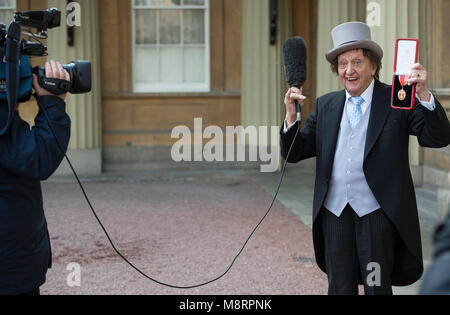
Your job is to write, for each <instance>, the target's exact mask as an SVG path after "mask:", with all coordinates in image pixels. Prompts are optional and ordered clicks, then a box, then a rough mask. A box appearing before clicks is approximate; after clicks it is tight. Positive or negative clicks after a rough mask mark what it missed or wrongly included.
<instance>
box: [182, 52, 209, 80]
mask: <svg viewBox="0 0 450 315" xmlns="http://www.w3.org/2000/svg"><path fill="white" fill-rule="evenodd" d="M184 82H188V83H201V82H205V48H204V47H196V48H185V50H184Z"/></svg>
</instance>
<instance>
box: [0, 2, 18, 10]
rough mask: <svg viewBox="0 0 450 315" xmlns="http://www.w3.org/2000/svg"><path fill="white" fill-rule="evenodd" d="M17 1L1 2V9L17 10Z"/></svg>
mask: <svg viewBox="0 0 450 315" xmlns="http://www.w3.org/2000/svg"><path fill="white" fill-rule="evenodd" d="M15 7H16V1H15V0H0V8H15Z"/></svg>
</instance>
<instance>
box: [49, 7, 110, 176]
mask: <svg viewBox="0 0 450 315" xmlns="http://www.w3.org/2000/svg"><path fill="white" fill-rule="evenodd" d="M77 2H78V3H79V4H80V7H81V26H80V27H75V32H74V34H75V44H74V46H73V47H70V46H69V45H68V43H67V27H66V16H67V14H66V8H65V7H62V4H63V5H64V6H65V5H66V1H60V0H48V6H49V7H56V8H58V9H59V10H61V11H62V19H61V27H59V28H57V29H54V30H50V31H49V38H48V42H47V46H48V53H49V56H48V58H47V59H48V60H50V59H54V60H59V61H61V62H64V63H68V62H70V61H73V60H90V61H91V62H92V92H91V93H89V94H81V95H68V97H67V112H68V114H69V115H70V118H71V119H72V136H71V141H70V145H69V152H68V155H69V158H70V159H71V162H72V163H73V164H74V166H75V169H76V171H77V173H79V174H80V175H96V174H100V173H101V171H102V139H101V130H102V128H101V85H100V82H101V81H100V45H99V22H98V21H99V19H98V10H99V8H98V1H97V0H78V1H77ZM56 174H57V175H69V174H71V171H70V169H69V168H68V165H67V163H66V162H64V163H63V164H62V165H61V167H60V169H59V170H58V172H57V173H56Z"/></svg>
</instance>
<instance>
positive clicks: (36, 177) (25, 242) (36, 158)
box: [0, 96, 70, 295]
mask: <svg viewBox="0 0 450 315" xmlns="http://www.w3.org/2000/svg"><path fill="white" fill-rule="evenodd" d="M38 103H39V106H40V107H44V108H45V109H46V110H47V113H48V115H49V117H50V120H51V121H52V125H53V127H54V129H55V132H56V134H57V136H58V138H59V140H60V142H61V145H62V146H63V149H64V151H66V150H67V146H68V143H69V138H70V118H69V116H68V115H67V114H66V112H65V103H64V102H63V101H62V100H61V99H59V98H58V97H55V96H45V97H41V98H39V99H38ZM6 117H7V105H6V104H5V103H0V123H1V124H2V125H3V124H4V123H5V122H6ZM63 157H64V155H63V152H61V150H60V149H59V148H58V146H57V143H56V140H55V138H54V136H53V134H52V132H51V130H50V126H49V124H48V122H47V119H46V117H45V114H44V113H43V112H42V109H40V110H39V113H38V115H37V117H36V120H35V127H33V129H32V130H30V127H29V125H28V124H27V123H26V122H24V121H23V120H22V119H20V117H19V115H18V113H17V112H16V113H15V115H14V118H13V121H12V125H11V127H10V128H9V130H8V132H7V133H6V134H5V135H3V136H0V294H1V295H4V294H21V293H25V292H29V291H32V290H35V289H37V288H39V287H40V286H41V285H42V284H43V283H44V282H45V277H46V272H47V269H48V268H49V267H50V265H51V253H50V241H49V237H48V232H47V223H46V220H45V216H44V209H43V201H42V192H41V185H40V181H42V180H46V179H47V178H49V177H50V176H51V175H52V174H53V173H54V171H55V170H56V169H57V167H58V166H59V164H60V163H61V161H62V159H63Z"/></svg>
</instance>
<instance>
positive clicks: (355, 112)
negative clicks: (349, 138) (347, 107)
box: [348, 96, 365, 130]
mask: <svg viewBox="0 0 450 315" xmlns="http://www.w3.org/2000/svg"><path fill="white" fill-rule="evenodd" d="M350 102H352V103H353V104H354V105H355V106H353V108H352V110H351V111H350V117H349V119H348V122H349V124H350V127H351V128H352V130H355V128H356V125H358V123H359V121H360V120H361V117H362V115H363V112H362V108H361V105H362V104H363V103H364V102H365V101H364V99H363V98H362V97H361V96H358V97H351V98H350Z"/></svg>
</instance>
